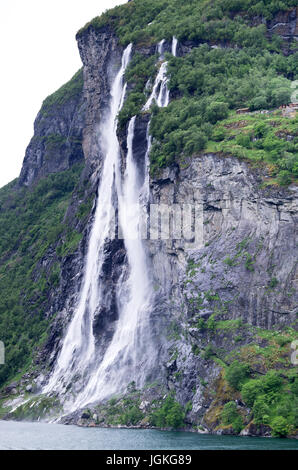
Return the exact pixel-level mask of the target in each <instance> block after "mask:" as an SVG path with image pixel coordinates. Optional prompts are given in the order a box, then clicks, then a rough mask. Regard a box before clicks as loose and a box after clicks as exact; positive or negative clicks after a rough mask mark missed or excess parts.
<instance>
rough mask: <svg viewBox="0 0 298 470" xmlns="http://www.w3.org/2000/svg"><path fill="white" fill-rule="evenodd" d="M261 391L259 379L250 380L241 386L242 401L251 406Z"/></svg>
mask: <svg viewBox="0 0 298 470" xmlns="http://www.w3.org/2000/svg"><path fill="white" fill-rule="evenodd" d="M262 391H263V389H262V383H261V380H250V381H249V382H246V383H245V384H244V385H243V386H242V388H241V396H242V399H243V401H244V402H245V403H246V404H247V405H248V406H249V407H250V408H252V407H253V405H254V402H255V400H256V398H257V396H258V395H259V394H260V393H261V392H262Z"/></svg>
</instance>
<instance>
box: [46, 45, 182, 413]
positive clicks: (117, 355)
mask: <svg viewBox="0 0 298 470" xmlns="http://www.w3.org/2000/svg"><path fill="white" fill-rule="evenodd" d="M174 39H175V38H173V44H172V51H174V52H175V53H176V46H177V44H176V46H175V44H174ZM164 43H165V41H161V42H160V43H159V44H158V52H159V55H160V59H161V60H163V58H164ZM131 48H132V46H131V45H129V46H128V47H127V48H126V49H125V51H124V52H123V56H122V63H121V67H120V70H119V72H118V74H117V76H116V78H115V79H114V82H113V85H112V89H111V99H110V106H109V112H108V115H107V118H106V119H105V120H104V121H103V123H102V124H101V128H100V139H99V144H100V148H101V151H102V154H103V155H104V156H105V158H104V163H103V170H102V176H101V182H100V184H99V188H98V199H97V207H96V211H95V216H94V222H93V226H92V229H91V233H90V238H89V246H88V252H87V257H86V262H85V270H84V279H83V283H82V288H81V292H80V295H79V301H78V306H77V308H76V310H75V313H74V316H73V318H72V320H71V322H70V325H69V327H68V330H67V332H66V335H65V338H64V341H63V345H62V348H61V351H60V353H59V356H58V359H57V362H56V366H55V368H54V371H53V373H52V375H51V377H50V380H49V382H48V384H47V385H46V386H45V387H44V389H43V393H45V394H48V393H51V392H56V393H59V394H60V396H63V394H65V397H66V398H65V403H64V406H65V411H74V410H76V409H78V408H81V407H84V406H86V405H87V404H89V403H92V402H94V401H96V400H100V399H104V398H106V397H108V396H111V395H113V394H115V393H119V392H122V391H124V390H125V388H126V386H127V385H128V383H129V382H131V381H134V382H135V383H136V385H137V386H139V387H141V386H143V385H144V384H145V382H146V378H147V376H146V374H147V372H148V371H150V369H151V367H152V365H153V364H154V362H155V360H156V351H155V349H154V347H153V342H152V341H151V337H150V324H149V318H150V309H151V302H152V297H153V296H152V288H151V283H150V276H149V272H148V262H147V255H146V250H145V246H144V242H143V241H142V239H141V236H140V235H141V234H140V230H141V227H140V220H139V213H138V211H136V210H135V208H136V207H140V204H143V205H146V204H147V203H148V200H149V152H150V147H151V137H150V135H149V125H148V129H147V150H146V155H145V160H146V161H145V165H144V169H143V170H140V169H139V168H138V166H137V164H136V162H135V160H134V155H133V143H134V136H135V122H136V117H133V118H132V119H131V120H130V122H129V126H128V135H127V149H128V152H127V159H126V169H125V173H124V176H123V177H122V175H121V169H120V166H121V165H120V147H119V142H118V138H117V133H116V131H117V114H118V112H119V110H120V109H121V107H122V105H123V102H124V97H125V91H126V84H125V83H123V77H124V73H125V70H126V67H127V65H128V63H129V59H130V54H131ZM166 71H167V63H166V62H162V63H161V66H160V69H159V72H158V74H157V77H156V79H155V83H154V85H153V89H152V93H151V95H150V96H149V98H148V100H147V103H146V104H145V106H144V110H148V109H149V108H150V106H151V104H152V103H153V101H154V100H155V101H156V103H157V105H158V106H160V107H164V106H167V105H168V103H169V90H168V87H167V81H168V79H167V76H166ZM141 172H143V174H141ZM115 194H116V199H117V201H118V217H119V228H120V229H121V232H122V236H123V239H124V244H125V249H126V254H127V262H128V272H127V273H125V271H123V274H122V276H121V277H120V279H119V281H118V286H117V304H118V309H119V319H118V321H117V325H116V329H115V332H114V335H113V338H112V340H111V341H110V344H109V345H108V347H107V349H106V351H105V353H104V356H103V357H98V355H97V354H96V344H95V338H94V333H93V321H94V316H95V313H96V310H97V309H98V307H99V306H100V305H101V303H102V301H103V298H102V290H103V289H102V287H103V286H102V285H101V282H100V274H101V271H102V267H103V263H104V246H105V242H106V241H107V240H109V238H110V235H111V231H112V230H113V229H114V215H115V208H114V203H115ZM82 372H83V375H84V373H85V376H84V377H83V379H84V383H82V382H81V383H80V385H79V387H78V393H77V395H76V397H75V399H74V400H73V398H72V397H68V396H67V395H69V393H66V392H67V390H68V387H69V386H70V384H71V383H72V382H73V381H74V380H75V379H76V378H77V377H82Z"/></svg>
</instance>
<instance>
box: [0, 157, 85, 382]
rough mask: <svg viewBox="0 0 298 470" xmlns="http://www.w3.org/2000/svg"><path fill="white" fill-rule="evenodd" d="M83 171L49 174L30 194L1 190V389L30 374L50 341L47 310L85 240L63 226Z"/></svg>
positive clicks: (13, 188) (12, 186)
mask: <svg viewBox="0 0 298 470" xmlns="http://www.w3.org/2000/svg"><path fill="white" fill-rule="evenodd" d="M81 169H82V166H81V165H76V166H74V167H72V169H71V170H68V171H65V172H62V173H59V174H54V175H50V176H49V177H48V178H44V179H42V180H40V182H39V183H38V184H37V185H36V186H35V187H34V188H31V189H27V188H24V189H19V188H18V189H17V188H16V186H15V185H16V181H13V182H12V183H10V184H9V185H7V186H5V187H4V188H1V189H0V240H1V241H0V292H1V297H0V338H1V341H3V342H4V344H5V348H6V351H5V352H6V364H5V365H4V366H1V368H0V385H1V384H3V383H5V382H6V381H7V380H8V379H10V378H12V377H13V376H14V375H15V374H17V373H19V372H20V371H22V369H26V368H27V367H28V366H29V365H30V362H31V360H32V354H33V352H34V350H36V348H37V347H38V346H40V345H41V344H42V343H43V341H44V340H45V339H46V335H47V327H48V325H49V320H48V319H46V318H45V315H44V313H45V307H46V305H47V301H48V296H49V294H50V293H51V292H52V291H53V290H54V289H55V288H56V287H57V286H58V285H59V280H60V263H61V260H62V258H61V256H62V255H65V254H67V253H69V252H71V251H72V250H73V249H74V248H75V247H76V246H77V243H78V241H79V239H80V237H81V235H80V234H78V233H76V232H73V230H72V229H71V228H70V227H68V226H66V225H65V224H63V219H64V215H65V211H66V209H67V207H68V205H69V202H70V198H71V194H72V191H73V189H74V188H75V186H76V184H77V182H78V179H79V175H80V172H81ZM63 240H64V243H63ZM58 242H59V246H58V248H57V253H56V255H55V256H53V257H52V260H51V261H50V265H49V266H47V268H45V269H42V268H41V267H40V265H39V262H40V260H41V259H43V258H44V256H45V255H46V254H47V252H48V250H49V249H50V248H51V247H54V248H55V246H56V245H57V244H58Z"/></svg>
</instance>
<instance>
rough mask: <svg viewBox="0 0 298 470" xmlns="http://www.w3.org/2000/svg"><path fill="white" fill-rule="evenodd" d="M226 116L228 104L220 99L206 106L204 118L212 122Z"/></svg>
mask: <svg viewBox="0 0 298 470" xmlns="http://www.w3.org/2000/svg"><path fill="white" fill-rule="evenodd" d="M227 116H228V105H227V103H223V102H220V101H213V102H211V103H210V105H209V107H207V111H206V118H207V120H208V121H210V122H211V123H212V124H215V123H216V122H217V121H219V120H221V119H225V118H226V117H227Z"/></svg>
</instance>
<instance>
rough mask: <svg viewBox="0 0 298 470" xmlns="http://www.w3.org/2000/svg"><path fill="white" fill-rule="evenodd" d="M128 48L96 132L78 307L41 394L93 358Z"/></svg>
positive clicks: (65, 381)
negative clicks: (96, 163) (93, 196)
mask: <svg viewBox="0 0 298 470" xmlns="http://www.w3.org/2000/svg"><path fill="white" fill-rule="evenodd" d="M131 48H132V46H131V44H130V45H129V46H128V47H127V48H126V49H125V51H124V53H123V56H122V63H121V68H120V70H119V72H118V74H117V76H116V78H115V80H114V83H113V86H112V89H111V101H110V109H109V114H108V116H107V118H106V119H105V120H104V122H103V123H102V125H101V129H100V137H101V141H100V146H101V149H102V153H103V154H104V155H105V160H104V165H103V171H102V177H101V182H100V185H99V189H98V202H97V207H96V212H95V216H94V223H93V226H92V230H91V234H90V239H89V246H88V253H87V260H86V264H85V272H84V279H83V284H82V289H81V292H80V297H79V303H78V307H77V309H76V311H75V314H74V316H73V319H72V320H71V322H70V325H69V328H68V330H67V333H66V335H65V338H64V341H63V346H62V349H61V352H60V354H59V357H58V360H57V363H56V366H55V369H54V372H53V374H52V376H51V378H50V380H49V382H48V384H47V385H46V387H45V388H44V390H43V393H49V392H51V391H57V392H61V391H63V388H64V387H65V386H67V385H68V384H69V383H70V382H71V380H72V377H73V376H74V375H75V374H76V373H78V374H81V373H82V371H84V370H85V369H86V367H88V365H89V364H91V363H92V360H93V357H94V353H95V339H94V335H93V319H94V314H95V312H96V309H97V307H98V305H99V304H100V301H101V294H102V290H101V286H100V285H99V275H100V272H101V268H102V264H103V261H104V253H103V249H104V243H105V241H106V240H107V239H108V238H110V235H111V230H113V222H114V215H115V211H114V207H113V203H112V196H113V182H114V177H115V171H116V166H117V165H118V159H119V143H118V139H117V135H116V128H117V122H116V117H117V114H118V112H119V110H120V109H121V106H122V104H123V101H124V96H125V91H126V84H123V76H124V73H125V70H126V67H127V65H128V62H129V59H130V54H131Z"/></svg>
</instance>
